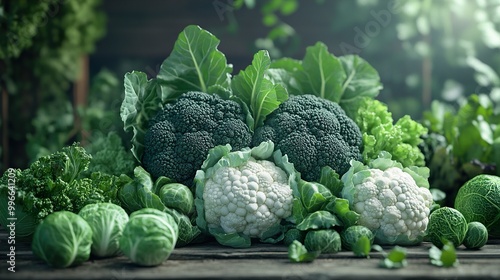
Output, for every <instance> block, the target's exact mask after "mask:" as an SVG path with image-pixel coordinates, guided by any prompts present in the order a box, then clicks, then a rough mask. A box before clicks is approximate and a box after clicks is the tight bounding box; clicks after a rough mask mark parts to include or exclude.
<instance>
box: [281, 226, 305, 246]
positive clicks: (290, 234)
mask: <svg viewBox="0 0 500 280" xmlns="http://www.w3.org/2000/svg"><path fill="white" fill-rule="evenodd" d="M304 235H305V233H304V232H303V231H300V230H298V229H296V228H292V229H289V230H288V231H287V232H286V233H285V236H284V237H283V243H284V244H285V245H286V246H290V245H291V244H292V243H293V241H295V240H297V241H299V242H300V243H302V242H304Z"/></svg>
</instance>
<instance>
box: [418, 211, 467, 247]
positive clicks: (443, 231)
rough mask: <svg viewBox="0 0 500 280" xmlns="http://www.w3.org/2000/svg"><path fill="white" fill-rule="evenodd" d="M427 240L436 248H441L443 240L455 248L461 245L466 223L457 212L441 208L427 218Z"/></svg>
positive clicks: (465, 231) (462, 216)
mask: <svg viewBox="0 0 500 280" xmlns="http://www.w3.org/2000/svg"><path fill="white" fill-rule="evenodd" d="M427 233H428V236H427V237H428V239H429V241H431V242H432V244H434V245H435V246H436V247H439V248H442V247H443V245H444V242H445V240H448V241H450V242H452V243H453V245H454V246H455V247H458V246H460V245H461V244H462V242H463V241H464V238H465V234H466V233H467V221H466V220H465V217H464V215H462V213H460V212H459V211H458V210H456V209H454V208H450V207H441V208H438V209H436V210H434V212H432V213H431V215H430V216H429V225H428V227H427Z"/></svg>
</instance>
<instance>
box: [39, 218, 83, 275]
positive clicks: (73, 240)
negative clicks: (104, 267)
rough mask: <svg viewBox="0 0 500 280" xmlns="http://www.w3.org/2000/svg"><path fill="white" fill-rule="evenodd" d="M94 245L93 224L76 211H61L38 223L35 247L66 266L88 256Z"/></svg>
mask: <svg viewBox="0 0 500 280" xmlns="http://www.w3.org/2000/svg"><path fill="white" fill-rule="evenodd" d="M91 245H92V228H91V227H90V225H89V224H88V223H87V221H85V220H84V219H83V218H82V217H80V216H78V215H77V214H75V213H73V212H69V211H59V212H54V213H52V214H50V215H48V216H47V217H45V219H43V220H42V221H41V222H40V224H39V225H38V226H37V227H36V229H35V234H34V235H33V240H32V244H31V247H32V250H33V254H35V256H37V257H39V258H40V259H42V260H44V261H45V262H46V263H47V264H49V265H51V266H53V267H57V268H64V267H69V266H76V265H79V264H81V263H83V262H85V261H86V260H88V259H89V257H90V247H91Z"/></svg>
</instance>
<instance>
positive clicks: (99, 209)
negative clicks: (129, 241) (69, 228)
mask: <svg viewBox="0 0 500 280" xmlns="http://www.w3.org/2000/svg"><path fill="white" fill-rule="evenodd" d="M78 215H80V216H81V217H82V218H84V219H85V220H86V221H87V223H89V225H90V227H91V228H92V249H91V253H92V255H94V256H97V257H100V258H104V257H113V256H116V255H118V253H119V252H120V245H119V240H120V237H121V236H122V232H123V228H124V227H125V224H127V222H128V215H127V212H125V210H123V208H121V207H120V206H118V205H116V204H113V203H108V202H105V203H93V204H87V205H85V206H84V207H83V208H82V209H81V210H80V212H79V213H78Z"/></svg>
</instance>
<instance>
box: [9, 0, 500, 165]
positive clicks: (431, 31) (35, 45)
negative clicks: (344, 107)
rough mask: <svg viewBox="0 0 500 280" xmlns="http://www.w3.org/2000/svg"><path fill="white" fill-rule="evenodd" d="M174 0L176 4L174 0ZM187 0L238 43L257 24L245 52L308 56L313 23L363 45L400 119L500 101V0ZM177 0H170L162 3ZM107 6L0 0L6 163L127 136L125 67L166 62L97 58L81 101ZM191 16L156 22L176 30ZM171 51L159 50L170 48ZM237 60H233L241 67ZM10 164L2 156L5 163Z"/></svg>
mask: <svg viewBox="0 0 500 280" xmlns="http://www.w3.org/2000/svg"><path fill="white" fill-rule="evenodd" d="M153 2H154V1H153ZM155 3H156V2H155ZM162 3H163V2H162ZM169 3H174V4H178V5H180V4H179V2H177V1H173V2H169ZM183 3H186V4H183V6H181V7H179V10H182V11H185V13H186V14H183V15H182V16H181V15H179V17H182V18H186V21H187V20H188V19H189V20H190V23H195V24H202V21H203V19H202V18H200V19H193V16H192V15H194V11H195V10H196V9H200V10H202V12H203V13H204V14H207V13H208V15H211V16H213V17H216V18H218V19H219V20H218V21H215V23H214V22H212V23H211V24H210V25H209V26H203V27H204V28H205V29H208V30H213V32H214V34H215V35H216V36H217V37H219V38H235V40H233V41H231V42H233V43H237V41H238V40H239V38H248V36H252V40H253V41H254V43H253V44H252V45H251V46H244V48H245V49H241V50H239V52H240V53H244V54H246V56H247V59H251V55H250V54H252V53H255V51H256V50H257V49H263V48H265V49H267V50H269V52H270V56H271V57H272V58H279V57H283V56H289V57H295V58H301V57H303V53H304V51H305V47H307V46H308V45H310V44H311V38H312V37H313V35H312V34H315V35H317V36H316V37H318V38H324V39H321V40H328V41H332V40H333V41H335V42H336V43H335V44H333V45H329V46H328V47H329V49H330V50H331V51H332V52H333V53H335V54H337V55H344V54H348V53H356V54H359V55H360V56H361V57H363V58H364V59H365V60H367V61H368V62H369V63H370V64H371V65H372V66H373V67H374V68H375V69H376V70H377V71H378V72H379V74H380V77H381V79H382V84H383V86H384V89H383V91H382V93H381V95H380V96H379V99H381V100H382V101H384V102H386V103H387V104H388V106H389V109H390V111H391V112H392V113H393V116H394V119H397V118H399V117H401V116H402V115H403V114H410V115H411V116H412V117H413V118H414V119H420V118H422V117H423V112H424V111H427V110H430V108H431V101H432V100H441V101H443V102H445V103H448V104H450V105H451V106H454V107H456V108H458V107H459V105H460V104H462V103H463V102H464V100H466V98H467V97H468V96H469V95H470V94H472V93H485V94H487V95H489V96H490V98H491V99H492V100H493V101H494V107H495V110H497V111H498V104H499V101H500V78H499V75H500V52H499V48H500V32H499V30H500V0H470V1H467V0H442V1H430V0H402V1H397V2H393V1H387V0H355V1H347V0H335V1H333V0H332V1H326V0H316V1H305V0H265V1H255V0H235V1H225V0H216V1H207V2H204V3H203V4H202V3H200V2H198V1H186V2H183ZM391 3H398V4H397V5H396V6H391V5H392V4H391ZM106 4H107V5H108V6H107V7H108V8H109V6H112V5H111V4H109V3H106ZM174 4H168V3H165V4H163V5H164V8H166V7H167V6H168V5H174ZM113 5H114V4H113ZM103 6H106V5H103V3H102V2H101V1H99V0H89V1H63V0H44V1H28V0H19V1H5V0H0V32H1V34H2V35H1V36H0V89H1V92H2V94H7V95H8V97H9V101H10V102H9V104H8V107H9V109H8V116H9V123H5V120H4V119H0V126H7V130H8V136H9V139H8V141H9V144H10V145H9V152H10V155H11V156H10V158H9V162H8V164H7V165H8V166H14V167H23V166H26V165H27V164H28V163H29V162H31V161H33V160H34V159H36V158H37V157H39V156H41V155H44V154H47V153H49V152H51V151H54V150H56V149H58V148H60V147H62V146H63V145H64V144H68V143H70V142H72V141H74V140H78V141H82V140H83V141H84V142H85V144H86V145H87V146H89V148H90V149H91V145H92V143H94V142H101V140H99V139H100V138H103V136H105V135H107V133H108V132H109V131H116V132H117V133H118V134H119V135H121V136H124V132H123V129H122V124H121V121H120V119H119V112H118V111H119V103H120V102H121V99H122V96H123V86H122V78H123V75H124V73H125V72H126V71H129V70H130V69H137V68H140V67H136V66H134V65H136V64H137V63H138V61H146V62H144V63H143V64H145V65H147V66H148V67H146V69H145V71H146V72H147V73H148V74H150V72H151V74H154V72H155V71H158V70H159V69H156V68H157V67H154V65H159V64H160V63H161V60H157V59H155V60H151V59H149V60H148V58H140V57H139V58H138V57H134V56H133V55H130V56H122V57H120V58H119V61H118V62H113V63H109V61H106V60H102V62H100V63H101V64H99V63H97V66H96V64H94V65H91V72H90V74H91V79H90V83H91V84H90V87H89V92H88V100H87V104H86V105H87V106H83V107H79V108H77V107H76V106H75V104H74V100H73V95H72V90H73V86H74V81H75V80H76V79H77V77H78V75H79V70H80V69H81V65H80V63H81V62H80V61H81V60H80V58H81V57H82V56H85V55H89V54H91V53H92V52H93V51H94V50H95V47H96V43H98V42H99V40H100V39H105V38H106V37H105V36H104V35H105V33H106V29H107V28H116V25H106V20H105V19H106V16H107V15H106V12H108V13H110V12H113V11H109V10H107V11H105V9H104V8H103ZM115 6H116V5H115ZM170 8H171V9H172V8H175V7H170ZM210 9H213V10H210ZM325 9H326V10H325ZM150 10H151V9H150ZM157 10H158V13H165V10H162V9H160V8H157ZM188 13H189V14H188ZM200 13H201V12H200ZM248 13H254V14H256V15H257V16H256V17H253V18H252V23H253V24H254V25H255V26H256V27H254V28H255V30H259V33H251V34H249V33H247V32H246V30H247V29H245V26H243V25H242V19H243V18H245V15H246V14H248ZM306 13H307V14H306ZM325 14H327V15H328V16H324V15H325ZM319 15H321V24H318V26H315V27H314V29H315V30H306V31H304V30H303V29H301V26H300V24H299V23H300V22H303V21H304V20H309V19H310V18H314V17H318V16H319ZM108 16H109V14H108ZM151 16H154V15H151V14H140V12H138V14H137V19H135V20H137V22H141V21H140V19H147V18H149V17H151ZM162 16H164V15H162ZM129 20H133V19H129ZM193 20H194V21H196V22H192V21H193ZM197 21H199V22H197ZM245 24H247V22H245ZM184 25H185V24H184ZM183 27H184V26H180V27H179V28H178V29H175V28H177V27H175V28H174V27H172V26H158V27H157V28H158V29H160V30H161V32H170V31H171V32H175V33H178V32H180V31H181V30H182V28H183ZM138 28H140V26H139V27H138ZM172 29H175V30H172ZM141 32H142V33H143V36H144V37H143V38H146V37H147V36H148V34H150V32H152V30H151V29H145V28H143V29H142V31H141ZM161 34H163V33H161ZM318 34H319V35H318ZM332 38H333V39H332ZM222 41H223V42H227V41H229V40H224V39H222ZM133 43H134V42H133V40H130V44H133ZM313 43H314V42H312V44H313ZM97 46H99V45H97ZM101 47H102V46H101ZM152 47H153V46H142V48H152ZM223 47H224V46H223ZM225 47H226V48H228V49H234V48H241V46H237V47H235V46H225ZM162 48H163V47H162ZM98 50H99V49H98ZM164 53H165V55H163V56H162V57H163V58H164V57H166V54H167V53H168V49H165V52H164ZM224 53H231V52H227V51H224ZM228 61H229V62H232V61H236V62H235V64H236V66H237V65H238V63H237V59H236V58H231V57H228ZM94 62H95V61H94ZM245 62H246V63H245V64H244V65H248V64H249V61H245ZM242 64H243V63H242ZM102 65H106V66H107V65H109V70H103V69H102V67H100V66H102ZM238 71H239V69H238V68H237V67H235V70H234V71H233V74H237V73H238ZM2 102H3V101H2ZM75 120H80V121H78V122H77V121H75ZM3 148H4V147H3V146H2V147H0V153H1V150H2V149H3ZM13 155H15V156H13ZM6 167H7V166H0V170H2V169H5V168H6Z"/></svg>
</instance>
